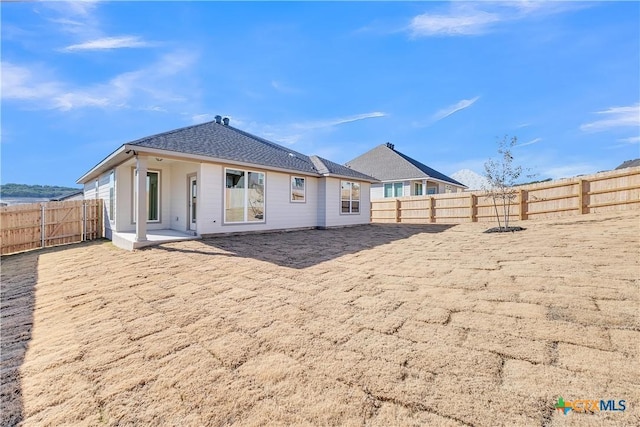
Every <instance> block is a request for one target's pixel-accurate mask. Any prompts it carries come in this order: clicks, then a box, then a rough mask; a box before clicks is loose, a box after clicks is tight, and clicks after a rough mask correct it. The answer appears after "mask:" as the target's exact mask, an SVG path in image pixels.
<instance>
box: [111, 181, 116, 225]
mask: <svg viewBox="0 0 640 427" xmlns="http://www.w3.org/2000/svg"><path fill="white" fill-rule="evenodd" d="M115 206H116V173H115V171H111V173H110V174H109V221H115V220H116V209H115Z"/></svg>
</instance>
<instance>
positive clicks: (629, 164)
mask: <svg viewBox="0 0 640 427" xmlns="http://www.w3.org/2000/svg"><path fill="white" fill-rule="evenodd" d="M635 166H640V159H633V160H627V161H625V162H622V164H621V165H620V166H618V167H617V168H616V170H617V169H625V168H632V167H635Z"/></svg>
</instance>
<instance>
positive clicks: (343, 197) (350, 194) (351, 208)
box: [340, 181, 360, 214]
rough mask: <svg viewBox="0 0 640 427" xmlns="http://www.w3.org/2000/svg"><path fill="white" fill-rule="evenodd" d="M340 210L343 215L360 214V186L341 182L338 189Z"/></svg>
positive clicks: (355, 183)
mask: <svg viewBox="0 0 640 427" xmlns="http://www.w3.org/2000/svg"><path fill="white" fill-rule="evenodd" d="M340 201H341V210H340V212H342V213H343V214H357V213H360V184H359V183H357V182H349V181H342V182H341V188H340Z"/></svg>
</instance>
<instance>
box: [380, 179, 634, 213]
mask: <svg viewBox="0 0 640 427" xmlns="http://www.w3.org/2000/svg"><path fill="white" fill-rule="evenodd" d="M515 189H516V191H517V197H516V198H515V200H514V201H513V202H512V203H511V205H510V215H509V217H510V219H511V220H527V219H542V218H556V217H561V216H568V215H579V214H585V213H594V212H606V211H620V210H628V209H640V167H635V168H627V169H623V170H616V171H609V172H601V173H597V174H594V175H588V176H579V177H575V178H569V179H562V180H558V181H552V182H543V183H538V184H530V185H524V186H520V187H516V188H515ZM498 203H499V202H498ZM498 210H499V213H500V215H501V219H502V209H501V206H498ZM495 220H496V214H495V208H494V205H493V200H492V199H491V198H490V197H487V196H486V194H485V193H484V192H463V193H450V194H437V195H433V196H411V197H400V198H397V199H378V200H372V201H371V222H374V223H375V222H382V223H385V222H386V223H389V222H399V223H408V224H411V223H414V224H419V223H430V222H433V223H449V224H451V223H461V222H478V221H480V222H483V221H485V222H488V221H495Z"/></svg>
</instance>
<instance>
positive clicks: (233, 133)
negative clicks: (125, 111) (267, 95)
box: [127, 121, 376, 181]
mask: <svg viewBox="0 0 640 427" xmlns="http://www.w3.org/2000/svg"><path fill="white" fill-rule="evenodd" d="M127 145H135V146H139V147H147V148H155V149H160V150H166V151H173V152H177V153H186V154H196V155H201V156H207V157H213V158H216V159H222V160H229V161H236V162H242V163H250V164H255V165H261V166H265V167H269V166H271V167H276V168H280V169H287V170H293V171H300V172H305V173H310V174H314V175H315V174H320V175H327V174H331V175H338V176H342V177H349V178H354V179H360V180H365V181H375V180H376V179H375V178H372V177H371V176H368V175H365V174H363V173H360V172H358V171H356V170H352V169H349V168H348V167H345V166H342V165H339V164H337V163H334V162H332V161H330V160H327V159H323V158H321V157H318V156H311V157H309V156H306V155H304V154H301V153H298V152H296V151H293V150H290V149H289V148H287V147H283V146H281V145H278V144H276V143H274V142H271V141H268V140H266V139H264V138H260V137H259V136H255V135H252V134H250V133H248V132H245V131H243V130H240V129H237V128H234V127H232V126H229V125H224V124H220V123H217V122H215V121H213V122H207V123H202V124H198V125H194V126H188V127H184V128H180V129H176V130H172V131H169V132H164V133H159V134H157V135H152V136H148V137H146V138H141V139H138V140H136V141H132V142H130V143H128V144H127Z"/></svg>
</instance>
